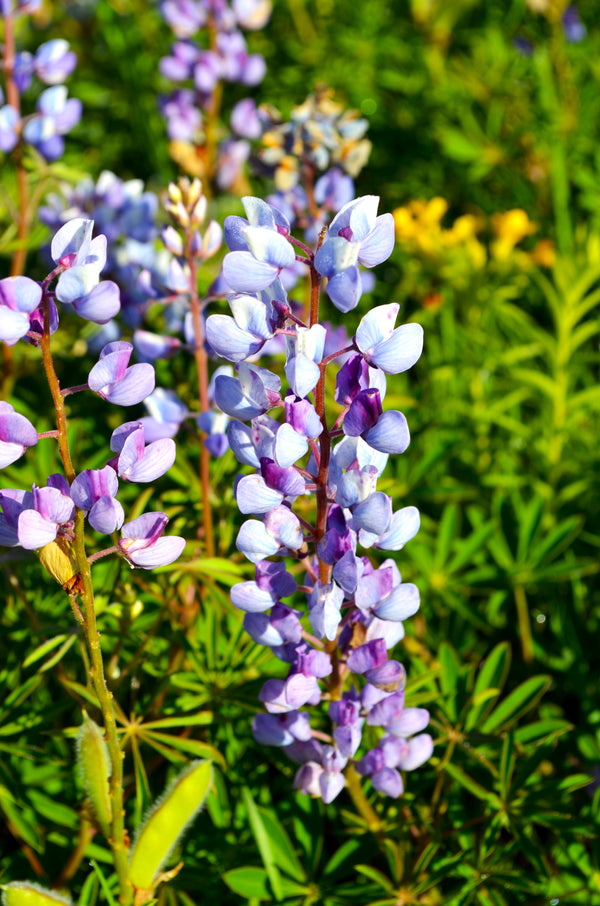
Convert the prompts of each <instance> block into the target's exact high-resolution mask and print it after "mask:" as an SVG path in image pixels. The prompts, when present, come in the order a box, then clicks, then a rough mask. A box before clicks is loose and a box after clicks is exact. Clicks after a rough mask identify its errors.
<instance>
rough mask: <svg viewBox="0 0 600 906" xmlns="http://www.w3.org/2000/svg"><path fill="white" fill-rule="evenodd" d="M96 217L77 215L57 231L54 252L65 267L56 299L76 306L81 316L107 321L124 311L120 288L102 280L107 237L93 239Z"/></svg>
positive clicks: (52, 248) (97, 321) (52, 249)
mask: <svg viewBox="0 0 600 906" xmlns="http://www.w3.org/2000/svg"><path fill="white" fill-rule="evenodd" d="M93 228H94V221H93V220H86V219H85V218H83V217H77V218H75V219H74V220H70V221H69V222H68V223H66V224H65V225H64V226H63V227H61V228H60V230H59V231H58V232H57V233H56V235H55V236H54V238H53V240H52V245H51V247H50V251H51V254H52V258H53V260H54V261H55V262H56V263H57V264H59V265H60V266H61V267H62V268H64V270H63V271H62V273H61V274H60V276H59V278H58V282H57V284H56V298H57V299H58V300H59V301H60V302H62V303H63V304H67V305H72V306H73V308H74V309H75V311H76V312H77V314H78V315H80V316H81V317H82V318H85V319H86V320H88V321H94V322H95V323H96V324H106V323H107V322H108V321H110V320H111V318H113V317H114V316H115V315H116V314H117V313H118V312H119V310H120V308H121V301H120V295H119V288H118V286H117V285H116V283H113V282H112V281H111V280H104V281H102V282H100V271H101V270H102V268H103V267H104V265H105V264H106V236H103V235H100V236H96V237H95V238H94V239H92V230H93Z"/></svg>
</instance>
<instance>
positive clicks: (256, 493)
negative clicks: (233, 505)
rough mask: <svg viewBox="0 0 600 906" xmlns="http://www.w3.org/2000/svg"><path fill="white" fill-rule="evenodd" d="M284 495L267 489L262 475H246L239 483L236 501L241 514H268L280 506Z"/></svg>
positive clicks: (236, 490)
mask: <svg viewBox="0 0 600 906" xmlns="http://www.w3.org/2000/svg"><path fill="white" fill-rule="evenodd" d="M283 496H284V495H283V494H281V493H280V492H279V491H275V490H273V489H272V488H269V487H267V485H266V484H265V480H264V478H263V477H262V476H261V475H244V477H243V478H242V479H240V481H239V482H238V483H237V486H236V489H235V499H236V501H237V505H238V508H239V510H240V512H242V513H244V514H248V513H268V512H269V510H272V509H273V507H276V506H279V504H280V503H281V502H282V500H283Z"/></svg>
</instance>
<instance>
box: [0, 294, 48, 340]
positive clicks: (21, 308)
mask: <svg viewBox="0 0 600 906" xmlns="http://www.w3.org/2000/svg"><path fill="white" fill-rule="evenodd" d="M41 300H42V287H41V286H40V285H39V283H36V282H35V281H34V280H30V279H29V277H5V278H4V279H3V280H0V340H2V342H3V343H6V345H7V346H14V345H15V343H17V342H18V341H19V340H20V339H21V338H22V337H24V336H25V335H26V334H27V333H28V331H29V330H30V329H31V316H32V314H33V313H34V312H35V311H36V310H37V309H38V306H39V305H40V302H41Z"/></svg>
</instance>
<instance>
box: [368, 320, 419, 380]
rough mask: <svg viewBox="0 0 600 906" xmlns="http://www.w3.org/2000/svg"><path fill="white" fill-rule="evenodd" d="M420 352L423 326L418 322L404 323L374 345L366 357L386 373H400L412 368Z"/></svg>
mask: <svg viewBox="0 0 600 906" xmlns="http://www.w3.org/2000/svg"><path fill="white" fill-rule="evenodd" d="M422 352H423V328H422V327H421V325H420V324H404V325H403V326H402V327H397V328H396V330H395V331H394V332H393V334H392V336H391V337H390V338H389V339H387V340H384V341H383V343H380V344H379V345H378V346H376V347H375V348H374V349H373V350H372V351H371V353H370V354H369V356H368V359H369V361H370V362H372V363H373V364H374V365H377V367H378V368H381V370H382V371H385V372H386V374H400V372H401V371H407V370H408V369H409V368H412V366H413V365H414V364H415V362H417V361H418V359H419V357H420V355H421V353H422Z"/></svg>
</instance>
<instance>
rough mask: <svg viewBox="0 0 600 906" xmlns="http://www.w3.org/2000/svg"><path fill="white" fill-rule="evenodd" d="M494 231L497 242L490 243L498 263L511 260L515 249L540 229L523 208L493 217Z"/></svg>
mask: <svg viewBox="0 0 600 906" xmlns="http://www.w3.org/2000/svg"><path fill="white" fill-rule="evenodd" d="M492 229H493V231H494V233H495V235H496V237H497V238H496V240H495V241H494V242H491V243H490V250H491V252H492V255H493V256H494V258H496V259H497V260H498V261H506V260H507V258H510V256H511V254H512V252H513V249H514V247H515V246H516V245H517V243H519V242H521V240H522V239H524V238H525V237H526V236H531V234H532V233H535V232H536V231H537V229H538V225H537V223H533V221H531V220H530V219H529V217H528V216H527V213H526V212H525V211H523V210H522V209H521V208H513V210H511V211H503V212H499V213H498V214H494V215H493V216H492Z"/></svg>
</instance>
